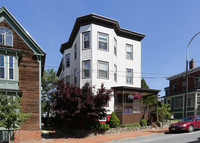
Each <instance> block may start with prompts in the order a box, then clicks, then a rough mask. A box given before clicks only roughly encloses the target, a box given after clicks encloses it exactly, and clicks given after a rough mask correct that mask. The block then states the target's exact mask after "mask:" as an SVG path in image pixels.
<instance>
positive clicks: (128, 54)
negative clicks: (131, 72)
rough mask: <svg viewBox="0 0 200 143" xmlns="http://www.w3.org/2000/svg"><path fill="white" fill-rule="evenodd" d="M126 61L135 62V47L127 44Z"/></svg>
mask: <svg viewBox="0 0 200 143" xmlns="http://www.w3.org/2000/svg"><path fill="white" fill-rule="evenodd" d="M126 59H128V60H133V45H130V44H126Z"/></svg>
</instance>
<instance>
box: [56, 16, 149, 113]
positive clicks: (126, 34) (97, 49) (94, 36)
mask: <svg viewBox="0 0 200 143" xmlns="http://www.w3.org/2000/svg"><path fill="white" fill-rule="evenodd" d="M144 37H145V35H143V34H140V33H136V32H133V31H129V30H126V29H123V28H120V26H119V24H118V22H117V21H116V20H113V19H110V18H106V17H103V16H100V15H96V14H89V15H86V16H82V17H79V18H77V19H76V22H75V25H74V27H73V30H72V33H71V35H70V38H69V40H68V42H66V43H63V44H62V45H61V48H60V52H61V53H62V55H63V57H62V60H61V63H60V66H59V69H58V72H57V76H58V77H59V79H64V81H65V82H66V83H70V84H74V85H77V86H79V87H82V86H83V85H84V84H85V83H86V82H89V83H90V84H91V85H92V86H95V87H96V89H98V88H100V86H101V84H102V83H104V85H105V87H106V88H107V89H110V88H111V87H135V88H141V40H142V39H143V38H144ZM108 109H109V110H108V113H107V114H108V115H109V114H111V113H112V112H113V111H114V97H112V98H111V100H110V102H109V107H108Z"/></svg>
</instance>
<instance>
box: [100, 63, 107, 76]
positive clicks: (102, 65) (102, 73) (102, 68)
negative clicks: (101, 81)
mask: <svg viewBox="0 0 200 143" xmlns="http://www.w3.org/2000/svg"><path fill="white" fill-rule="evenodd" d="M98 77H99V78H108V62H103V61H98Z"/></svg>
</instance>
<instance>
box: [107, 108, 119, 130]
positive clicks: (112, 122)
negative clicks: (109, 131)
mask: <svg viewBox="0 0 200 143" xmlns="http://www.w3.org/2000/svg"><path fill="white" fill-rule="evenodd" d="M109 124H110V127H111V128H116V127H117V126H118V125H119V119H118V118H117V116H116V115H115V112H112V114H111V117H110V121H109Z"/></svg>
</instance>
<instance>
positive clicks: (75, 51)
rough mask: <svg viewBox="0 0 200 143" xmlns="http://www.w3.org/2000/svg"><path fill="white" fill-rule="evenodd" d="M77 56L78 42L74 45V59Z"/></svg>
mask: <svg viewBox="0 0 200 143" xmlns="http://www.w3.org/2000/svg"><path fill="white" fill-rule="evenodd" d="M76 58H77V44H75V45H74V60H76Z"/></svg>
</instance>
